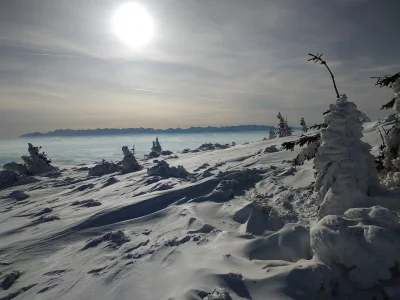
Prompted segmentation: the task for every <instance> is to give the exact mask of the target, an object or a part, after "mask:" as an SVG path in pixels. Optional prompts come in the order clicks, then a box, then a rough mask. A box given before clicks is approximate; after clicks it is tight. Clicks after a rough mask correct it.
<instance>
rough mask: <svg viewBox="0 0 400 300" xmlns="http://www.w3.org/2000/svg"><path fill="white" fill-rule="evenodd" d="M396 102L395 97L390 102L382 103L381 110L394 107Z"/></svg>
mask: <svg viewBox="0 0 400 300" xmlns="http://www.w3.org/2000/svg"><path fill="white" fill-rule="evenodd" d="M395 102H396V98H393V99H392V100H390V101H389V102H388V103H386V104H384V105H382V107H381V110H384V109H391V108H393V106H394V103H395Z"/></svg>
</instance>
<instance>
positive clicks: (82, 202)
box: [0, 124, 399, 300]
mask: <svg viewBox="0 0 400 300" xmlns="http://www.w3.org/2000/svg"><path fill="white" fill-rule="evenodd" d="M367 126H369V125H368V124H367ZM372 127H373V126H372V125H371V126H370V127H368V128H372ZM367 135H368V138H371V137H373V139H375V138H376V140H377V141H379V132H377V131H376V130H374V129H373V128H372V130H370V131H368V133H367ZM296 138H297V137H295V136H294V137H285V138H281V140H282V142H285V141H291V140H294V139H296ZM273 142H274V140H271V141H270V140H265V141H260V142H255V143H249V144H247V145H236V146H235V147H230V148H227V149H221V150H218V151H201V152H196V153H193V152H188V153H182V154H180V155H179V158H176V159H174V160H170V161H168V164H166V163H164V162H161V163H160V162H158V163H154V162H151V161H144V162H143V170H142V171H138V172H128V173H125V172H121V171H122V169H121V168H122V164H119V165H118V168H119V169H118V171H116V172H114V173H113V174H112V175H108V176H103V177H98V176H93V177H91V176H89V177H88V176H86V175H87V173H85V172H82V171H79V168H77V167H72V166H69V167H65V168H63V171H62V174H61V176H60V177H57V178H49V177H40V178H39V180H40V181H37V182H30V183H27V184H23V185H19V186H18V187H14V186H12V187H10V188H6V189H5V190H2V191H0V224H1V225H0V257H1V259H0V272H1V274H0V283H1V282H5V283H8V284H5V286H8V289H7V290H5V289H3V287H0V299H14V298H15V299H43V300H50V299H51V300H52V299H61V300H69V299H87V300H91V299H112V300H114V299H115V300H116V299H118V300H130V299H133V298H134V299H140V300H160V299H191V300H193V299H196V300H200V299H201V300H204V299H208V300H210V299H214V300H215V299H232V300H238V299H240V300H244V299H252V300H263V299H296V300H297V299H304V300H306V299H307V300H309V299H317V300H322V299H328V300H329V299H331V300H333V299H360V300H361V299H368V300H372V299H374V298H375V299H377V300H378V299H382V300H383V299H385V297H389V296H390V295H395V289H394V288H393V287H392V284H393V283H392V281H391V280H394V281H395V280H397V279H396V278H398V277H396V276H398V275H396V274H398V273H396V272H397V271H395V269H394V267H395V266H397V263H398V259H397V258H398V257H399V246H398V244H397V243H398V241H399V237H397V235H398V233H399V228H398V226H399V225H398V224H399V218H398V215H397V213H398V210H396V204H395V200H396V199H398V197H397V198H396V197H394V196H393V195H396V191H392V192H390V193H388V194H382V195H377V196H370V198H371V199H372V200H371V201H372V202H374V203H377V202H380V203H381V206H382V207H372V206H369V207H370V208H357V209H353V208H350V209H345V210H344V211H343V212H342V213H344V214H343V215H341V214H339V215H335V216H327V217H325V218H322V219H321V220H320V221H319V222H318V219H319V216H318V213H319V205H320V203H317V202H316V201H314V200H315V199H314V198H313V197H312V195H311V191H312V182H313V181H315V178H314V172H315V170H314V169H313V164H312V162H305V164H304V165H302V166H297V167H293V166H292V165H291V161H292V160H293V157H295V156H296V155H297V154H298V153H299V150H298V149H295V151H294V152H283V151H275V149H276V147H274V144H276V140H275V143H273ZM265 149H269V150H268V151H265ZM277 150H279V149H277ZM325 154H326V153H325ZM325 157H326V156H325ZM160 164H161V165H160ZM116 165H117V164H116ZM178 166H184V169H185V172H180V171H179V172H178ZM152 168H153V169H152ZM146 169H152V171H150V173H148V172H146ZM171 169H173V170H175V171H171ZM174 172H177V173H174ZM176 174H178V175H179V176H177V177H175V176H172V175H176ZM181 175H182V176H181ZM26 195H28V196H29V197H28V198H26ZM341 195H342V194H341ZM23 198H25V199H23ZM395 198H396V199H395ZM19 199H20V200H19ZM349 199H350V200H349V201H350V202H351V201H352V199H351V198H349ZM397 201H398V200H397ZM360 205H364V204H363V203H361V202H360ZM374 205H375V204H374ZM383 206H390V208H392V209H393V211H390V210H389V209H387V208H383ZM332 224H339V225H335V226H333V225H332ZM352 234H354V235H352ZM363 263H365V264H363ZM368 266H369V267H368ZM14 271H15V272H18V273H13V272H14ZM9 274H19V276H14V275H9ZM361 274H365V275H366V276H365V278H364V277H362V276H361ZM388 274H389V275H390V276H388ZM389 278H390V279H389ZM10 283H12V284H11V285H10ZM390 297H391V296H390ZM393 299H395V298H394V297H393Z"/></svg>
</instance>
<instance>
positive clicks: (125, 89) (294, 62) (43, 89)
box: [0, 0, 400, 137]
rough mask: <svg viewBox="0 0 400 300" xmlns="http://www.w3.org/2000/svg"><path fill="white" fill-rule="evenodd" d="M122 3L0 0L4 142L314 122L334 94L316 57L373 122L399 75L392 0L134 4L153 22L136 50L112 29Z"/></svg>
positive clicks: (0, 130)
mask: <svg viewBox="0 0 400 300" xmlns="http://www.w3.org/2000/svg"><path fill="white" fill-rule="evenodd" d="M123 2H126V1H108V0H87V1H79V0H58V1H53V0H37V1H28V0H14V1H1V2H0V91H1V92H0V137H10V136H16V135H20V134H23V133H26V132H32V131H49V130H54V129H58V128H74V129H77V128H98V127H101V128H103V127H141V126H143V127H156V128H168V127H189V126H207V125H239V124H254V123H257V124H265V125H272V124H275V123H276V117H275V116H276V114H277V112H278V111H281V112H282V113H284V114H287V115H288V118H289V122H292V123H293V124H294V125H297V123H298V121H299V120H300V118H301V117H305V118H306V121H308V123H314V122H320V121H321V120H322V115H321V113H322V112H323V111H325V110H326V108H327V106H328V104H329V103H331V102H332V101H334V99H335V94H334V91H333V89H332V86H331V82H330V78H329V74H327V72H326V70H324V69H323V68H322V67H321V66H318V65H312V64H311V63H309V62H307V54H308V53H309V52H320V53H321V52H322V53H324V57H325V58H326V59H327V60H328V62H329V63H330V65H331V66H332V69H333V71H334V73H335V75H336V77H337V81H338V86H339V91H340V92H342V93H346V94H348V97H349V99H350V100H352V101H355V102H356V103H357V105H358V106H359V108H360V109H361V110H363V111H364V112H365V113H367V115H369V116H370V117H372V118H376V117H380V116H382V115H383V114H385V112H379V110H378V109H379V107H380V105H381V104H383V103H385V102H386V101H387V100H388V99H389V98H390V92H389V91H386V90H383V89H379V88H377V87H375V86H374V81H373V80H372V79H370V78H369V77H370V76H376V75H384V74H389V73H394V72H398V71H399V68H400V60H399V57H398V41H397V40H398V37H397V35H398V28H399V25H400V21H399V20H398V19H399V18H398V16H397V14H398V11H400V2H399V1H396V0H388V1H379V2H378V1H373V0H371V1H369V0H338V1H318V0H270V1H266V0H249V1H240V0H218V1H211V0H210V1H208V0H206V1H195V0H179V1H178V0H168V1H156V0H148V1H144V0H142V1H138V2H140V3H142V4H143V5H145V6H146V7H147V10H148V11H149V12H150V13H151V14H152V15H153V17H154V20H155V28H156V29H155V31H156V34H155V37H154V39H153V40H152V42H151V43H150V44H148V45H146V46H145V47H144V48H142V49H141V50H140V51H134V50H132V49H129V48H127V47H126V46H125V44H123V43H121V41H119V40H118V39H117V37H116V36H115V35H114V34H113V32H112V26H111V19H112V15H113V12H114V11H115V10H116V9H117V7H118V6H119V5H120V4H121V3H123Z"/></svg>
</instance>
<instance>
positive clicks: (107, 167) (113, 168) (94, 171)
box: [88, 160, 120, 177]
mask: <svg viewBox="0 0 400 300" xmlns="http://www.w3.org/2000/svg"><path fill="white" fill-rule="evenodd" d="M119 170H120V168H119V167H118V166H117V165H116V164H114V163H112V162H111V163H110V162H108V161H106V160H103V161H102V162H101V163H100V164H97V165H95V166H94V167H93V168H90V170H89V174H88V175H89V176H96V177H99V176H103V175H106V174H111V173H115V172H118V171H119Z"/></svg>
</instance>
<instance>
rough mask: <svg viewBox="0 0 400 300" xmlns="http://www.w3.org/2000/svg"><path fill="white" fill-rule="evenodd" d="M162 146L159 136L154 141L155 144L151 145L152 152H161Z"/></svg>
mask: <svg viewBox="0 0 400 300" xmlns="http://www.w3.org/2000/svg"><path fill="white" fill-rule="evenodd" d="M161 151H162V148H161V144H160V142H159V141H158V138H156V141H155V142H154V141H153V146H152V147H151V152H155V153H157V154H161Z"/></svg>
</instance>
